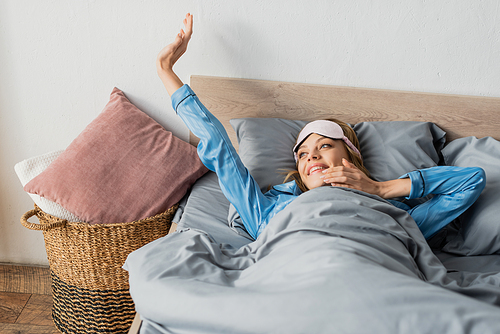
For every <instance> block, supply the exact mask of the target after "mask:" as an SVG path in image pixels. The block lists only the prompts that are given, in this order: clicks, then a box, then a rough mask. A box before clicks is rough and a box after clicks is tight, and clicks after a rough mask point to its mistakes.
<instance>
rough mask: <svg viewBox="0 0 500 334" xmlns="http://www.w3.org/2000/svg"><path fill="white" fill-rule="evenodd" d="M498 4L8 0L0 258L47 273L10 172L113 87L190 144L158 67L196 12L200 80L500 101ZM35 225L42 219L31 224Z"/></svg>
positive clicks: (1, 98) (182, 71)
mask: <svg viewBox="0 0 500 334" xmlns="http://www.w3.org/2000/svg"><path fill="white" fill-rule="evenodd" d="M499 4H500V2H499V1H497V0H488V1H486V0H485V1H481V0H474V1H469V0H453V1H451V0H440V1H426V0H406V1H395V0H377V1H371V0H340V1H339V0H312V1H303V0H279V1H277V0H275V1H269V0H265V1H231V0H225V1H207V0H205V1H203V0H198V1H195V0H183V1H168V0H143V1H137V0H120V1H118V0H106V1H96V0H86V1H83V0H82V1H67V0H44V1H39V0H1V1H0V182H1V184H0V262H16V263H29V264H46V263H47V260H46V254H45V248H44V243H43V237H42V233H41V232H34V231H29V230H27V229H25V228H24V227H22V226H21V224H20V223H19V217H20V216H21V215H22V214H23V213H24V212H25V211H27V210H29V209H30V208H31V207H32V201H31V199H30V198H29V197H28V195H26V194H25V193H24V192H23V190H22V187H21V184H20V182H19V181H18V179H17V177H16V175H15V173H14V169H13V166H14V164H15V163H17V162H19V161H21V160H23V159H26V158H29V157H32V156H35V155H39V154H43V153H46V152H49V151H52V150H56V149H62V148H65V147H66V146H67V145H68V144H69V143H70V142H71V141H72V140H73V139H74V138H75V137H76V136H77V135H78V133H79V132H80V131H82V130H83V129H84V127H85V126H86V125H87V124H88V123H90V122H91V121H92V119H94V118H95V117H96V116H97V115H98V114H99V112H100V111H101V110H102V108H103V107H104V105H105V104H106V102H107V99H108V97H109V94H110V93H111V90H112V88H113V87H115V86H117V87H119V88H120V89H122V90H123V91H124V92H125V93H126V94H127V96H128V97H129V98H130V99H131V100H132V102H134V103H136V104H137V105H138V106H139V107H140V108H142V109H143V110H144V111H145V112H147V113H148V114H149V115H151V116H152V117H153V118H155V119H156V120H157V121H159V122H160V123H161V124H163V125H164V126H165V127H166V128H167V129H168V130H171V131H173V132H174V134H176V135H178V136H179V137H181V138H182V139H185V140H186V139H187V129H186V128H185V127H184V125H183V124H182V123H181V121H180V120H179V119H178V118H176V116H175V115H174V112H173V111H172V109H171V107H170V103H169V98H168V95H167V94H166V93H165V92H164V89H163V86H162V84H161V82H160V80H159V79H158V78H157V76H156V70H155V58H156V55H157V53H158V51H159V50H160V49H161V48H162V47H163V46H164V45H166V43H169V42H170V41H171V40H172V38H173V37H174V36H175V34H176V33H177V31H178V29H180V28H181V27H182V24H181V21H182V19H183V17H184V15H185V13H186V12H188V11H189V12H191V13H193V14H194V15H195V27H194V29H195V30H194V31H195V34H194V35H193V39H192V43H191V45H190V49H189V50H188V53H187V54H186V55H185V56H184V58H183V59H182V60H181V61H180V63H179V64H178V66H177V68H176V69H177V72H178V73H179V75H180V77H181V78H182V79H183V80H184V81H185V82H188V80H189V76H190V75H192V74H200V75H214V76H228V77H241V78H254V79H269V80H283V81H295V82H307V83H319V84H332V85H346V86H359V87H372V88H387V89H399V90H416V91H426V92H436V93H452V94H468V95H481V96H497V97H499V96H500V85H499V84H498V78H500V65H499V63H498V60H499V58H500V42H499V31H500V23H499V22H500V9H499ZM35 221H36V220H35Z"/></svg>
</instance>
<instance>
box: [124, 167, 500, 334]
mask: <svg viewBox="0 0 500 334" xmlns="http://www.w3.org/2000/svg"><path fill="white" fill-rule="evenodd" d="M209 179H210V177H207V178H205V180H209ZM211 182H213V179H212V180H211V181H210V182H209V181H207V185H210V183H211ZM193 191H194V192H195V193H198V190H197V189H196V188H193ZM192 195H193V193H192V194H191V196H192ZM188 204H189V203H188ZM186 209H188V205H186ZM185 213H186V211H185ZM217 215H220V217H227V211H226V212H223V213H221V214H220V213H219V214H217ZM207 216H209V214H208V213H207ZM182 219H185V216H184V214H183V218H182ZM182 219H181V222H182ZM204 219H207V222H208V221H209V220H210V219H209V218H207V217H203V215H202V216H198V217H197V218H196V219H195V222H194V223H193V225H192V226H190V227H188V225H189V224H186V222H183V223H182V224H180V227H184V228H180V229H179V230H178V232H177V233H174V234H172V235H169V236H167V237H165V238H162V239H159V240H157V241H155V242H153V243H151V244H148V245H146V246H145V247H143V248H141V249H139V250H137V251H135V252H133V253H132V254H131V255H130V256H129V258H128V259H127V262H126V264H125V268H126V269H127V270H128V271H129V274H130V291H131V295H132V298H133V299H134V302H135V304H136V309H137V311H138V312H139V313H140V314H141V317H142V318H143V320H144V324H143V327H142V329H141V333H410V332H411V333H499V332H500V307H499V305H500V272H499V270H498V263H499V261H498V257H495V256H492V257H493V258H489V260H487V261H486V260H485V263H489V264H491V263H493V265H485V266H480V267H481V268H480V269H481V270H477V271H476V272H472V271H463V269H464V268H463V266H462V264H463V263H464V262H461V261H460V260H459V259H458V258H456V257H446V256H442V259H444V260H446V261H448V262H449V263H450V264H451V265H452V266H454V268H452V269H449V270H447V268H446V267H445V266H444V265H443V264H442V262H441V261H440V260H439V259H438V257H437V256H436V255H435V254H434V253H433V252H432V251H431V249H430V248H429V246H428V245H427V243H426V241H425V239H424V238H423V236H422V234H421V233H420V231H419V230H418V228H417V227H416V225H415V223H414V222H413V220H412V219H411V217H410V216H409V215H408V214H407V213H406V212H404V211H402V210H399V209H397V208H395V207H394V206H392V205H390V204H389V203H387V202H386V201H384V200H381V199H380V198H378V197H375V196H371V195H368V194H365V193H362V192H357V191H353V190H348V189H342V188H331V187H322V188H319V189H314V190H312V191H309V192H307V193H305V194H303V195H301V196H300V197H299V198H298V199H296V200H295V201H294V202H293V203H292V204H291V205H289V206H288V207H287V208H285V210H283V211H282V212H280V213H279V214H278V215H276V216H275V218H273V220H272V221H271V223H270V224H269V226H268V227H267V228H266V229H265V231H264V232H263V233H262V235H261V236H260V237H259V238H258V239H257V240H256V241H255V242H250V243H248V241H245V240H243V239H241V238H242V237H240V236H238V235H237V234H236V233H233V235H232V236H231V235H228V238H230V239H231V240H238V241H236V242H240V243H241V244H242V247H240V248H238V247H235V245H236V244H235V243H234V242H224V240H223V239H224V236H223V233H226V232H220V233H218V232H217V233H215V232H210V234H209V233H207V232H205V231H206V230H207V229H206V228H204V226H203V220H204ZM220 219H221V221H220V222H221V225H220V226H219V227H218V228H220V231H228V230H229V231H231V230H230V229H229V228H228V227H227V226H224V223H223V221H222V219H223V218H220ZM207 224H208V223H207ZM221 233H222V234H221ZM211 234H213V236H212V235H211ZM216 235H217V237H216V238H214V236H216ZM235 236H236V237H235ZM233 237H235V238H236V239H232V238H233ZM231 244H233V245H232V246H231ZM495 261H496V263H495ZM480 271H481V272H480Z"/></svg>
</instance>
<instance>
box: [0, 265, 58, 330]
mask: <svg viewBox="0 0 500 334" xmlns="http://www.w3.org/2000/svg"><path fill="white" fill-rule="evenodd" d="M51 311H52V293H51V289H50V271H49V268H48V267H29V266H20V265H10V264H0V333H1V334H14V333H16V334H28V333H30V334H31V333H37V334H52V333H54V334H55V333H60V332H59V331H58V330H57V328H56V327H55V325H54V323H53V322H52V316H51Z"/></svg>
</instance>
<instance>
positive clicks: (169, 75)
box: [156, 13, 193, 95]
mask: <svg viewBox="0 0 500 334" xmlns="http://www.w3.org/2000/svg"><path fill="white" fill-rule="evenodd" d="M183 23H184V27H185V31H184V29H181V31H180V32H179V33H178V34H177V36H175V39H174V41H173V42H172V43H170V44H169V45H167V46H166V47H164V48H163V49H162V50H161V51H160V53H159V54H158V57H157V58H156V70H157V72H158V75H159V76H160V79H161V80H162V81H163V84H164V85H165V88H166V89H167V91H168V93H169V94H170V95H172V94H173V93H174V92H175V91H176V90H177V89H179V88H180V87H182V81H181V80H180V79H179V77H177V75H176V74H175V73H174V71H173V66H174V64H175V63H176V62H177V60H179V58H180V57H181V56H182V55H183V54H184V53H185V52H186V50H187V46H188V43H189V40H190V39H191V35H192V34H193V15H191V14H189V13H188V14H186V18H185V19H184V21H183Z"/></svg>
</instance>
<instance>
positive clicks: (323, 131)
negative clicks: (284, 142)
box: [293, 120, 362, 162]
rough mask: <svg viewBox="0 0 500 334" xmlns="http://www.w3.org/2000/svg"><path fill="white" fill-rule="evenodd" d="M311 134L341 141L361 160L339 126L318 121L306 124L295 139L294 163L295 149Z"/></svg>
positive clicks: (357, 151)
mask: <svg viewBox="0 0 500 334" xmlns="http://www.w3.org/2000/svg"><path fill="white" fill-rule="evenodd" d="M312 133H316V134H318V135H320V136H323V137H328V138H331V139H342V140H343V141H344V142H345V143H346V144H347V146H349V147H350V148H351V149H352V150H353V151H354V152H355V153H356V154H357V155H358V156H359V158H360V159H362V158H361V153H359V150H358V149H357V148H356V146H354V145H353V144H352V143H351V141H350V140H349V139H348V138H347V137H346V136H345V135H344V131H342V128H341V127H340V125H338V124H337V123H335V122H332V121H325V120H318V121H313V122H310V123H307V124H306V126H304V128H303V129H302V130H301V131H300V133H299V136H298V137H297V144H296V145H295V146H294V147H293V155H294V157H295V162H297V160H298V157H297V149H298V148H299V146H300V145H301V144H302V142H303V141H304V140H305V139H306V138H307V136H309V135H310V134H312Z"/></svg>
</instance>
